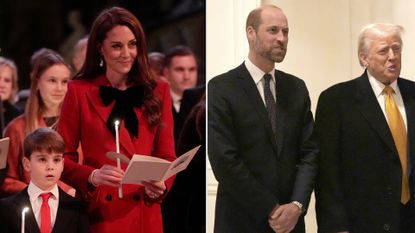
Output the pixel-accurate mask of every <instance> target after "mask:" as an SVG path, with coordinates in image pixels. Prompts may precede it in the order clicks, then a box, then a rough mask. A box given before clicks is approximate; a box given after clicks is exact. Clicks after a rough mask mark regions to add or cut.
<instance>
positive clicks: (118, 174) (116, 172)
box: [91, 164, 166, 199]
mask: <svg viewBox="0 0 415 233" xmlns="http://www.w3.org/2000/svg"><path fill="white" fill-rule="evenodd" d="M91 176H92V177H91V183H92V184H93V185H95V186H99V185H108V186H112V187H118V186H119V185H120V182H121V180H122V177H123V176H124V171H123V170H122V169H119V168H117V167H115V166H112V165H108V164H105V165H103V166H102V167H101V168H100V169H97V170H95V172H94V173H93V174H92V175H91ZM142 184H143V186H144V189H145V193H146V194H147V196H149V197H150V198H151V199H157V198H159V197H160V196H161V195H163V194H164V192H165V190H166V185H165V184H164V182H163V181H143V182H142Z"/></svg>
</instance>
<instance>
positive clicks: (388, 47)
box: [360, 35, 402, 84]
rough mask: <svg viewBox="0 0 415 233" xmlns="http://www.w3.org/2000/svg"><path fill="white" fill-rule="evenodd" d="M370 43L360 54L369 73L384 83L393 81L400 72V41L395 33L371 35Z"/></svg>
mask: <svg viewBox="0 0 415 233" xmlns="http://www.w3.org/2000/svg"><path fill="white" fill-rule="evenodd" d="M370 39H372V40H373V41H372V43H371V44H370V45H369V49H368V51H367V53H366V54H361V55H360V56H361V59H362V61H363V64H364V65H365V66H366V67H367V70H368V71H369V73H370V74H371V75H372V76H373V77H374V78H376V79H377V80H379V81H380V82H382V83H384V84H390V83H391V82H393V81H395V80H396V79H397V78H398V77H399V74H400V72H401V52H402V43H401V40H400V38H399V36H396V35H371V36H370Z"/></svg>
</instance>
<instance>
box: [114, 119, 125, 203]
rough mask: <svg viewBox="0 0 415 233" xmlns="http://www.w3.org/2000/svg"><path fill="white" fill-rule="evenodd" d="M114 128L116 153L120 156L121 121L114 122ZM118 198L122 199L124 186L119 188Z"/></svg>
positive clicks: (118, 164) (118, 163) (118, 161)
mask: <svg viewBox="0 0 415 233" xmlns="http://www.w3.org/2000/svg"><path fill="white" fill-rule="evenodd" d="M114 126H115V147H116V152H117V153H118V154H119V153H120V136H119V134H118V129H119V126H120V121H119V120H116V121H115V122H114ZM117 167H118V168H119V169H121V160H120V158H118V157H117ZM118 197H119V198H122V197H123V194H122V185H121V184H120V186H119V187H118Z"/></svg>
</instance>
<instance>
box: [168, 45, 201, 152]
mask: <svg viewBox="0 0 415 233" xmlns="http://www.w3.org/2000/svg"><path fill="white" fill-rule="evenodd" d="M164 76H165V77H166V78H167V80H168V82H169V84H170V94H171V98H172V102H173V103H172V108H173V119H174V139H175V142H176V146H177V141H178V139H179V135H180V131H181V129H182V127H183V123H184V121H185V120H186V117H187V116H188V114H189V111H190V109H192V107H193V106H194V105H193V106H191V107H190V108H189V111H187V112H185V111H181V106H182V105H183V104H184V103H185V102H186V101H192V100H189V99H183V92H184V91H185V90H186V89H189V88H193V87H195V86H196V84H197V60H196V55H195V54H194V53H193V51H192V50H191V49H190V48H188V47H185V46H182V45H178V46H175V47H173V48H172V49H170V50H169V51H168V52H167V53H166V66H165V68H164ZM198 101H199V99H197V100H195V101H194V104H196V103H197V102H198Z"/></svg>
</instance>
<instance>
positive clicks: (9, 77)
mask: <svg viewBox="0 0 415 233" xmlns="http://www.w3.org/2000/svg"><path fill="white" fill-rule="evenodd" d="M12 89H13V70H12V69H11V68H10V67H9V66H6V65H3V66H0V97H1V100H9V99H10V97H11V94H12Z"/></svg>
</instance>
